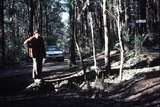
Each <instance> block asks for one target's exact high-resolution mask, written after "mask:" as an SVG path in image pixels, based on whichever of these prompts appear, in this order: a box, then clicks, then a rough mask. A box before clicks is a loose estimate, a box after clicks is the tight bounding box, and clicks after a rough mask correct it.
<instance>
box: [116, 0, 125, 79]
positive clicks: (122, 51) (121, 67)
mask: <svg viewBox="0 0 160 107" xmlns="http://www.w3.org/2000/svg"><path fill="white" fill-rule="evenodd" d="M120 4H121V0H118V6H117V16H118V17H117V20H116V22H117V30H118V39H119V45H120V53H121V55H120V62H121V63H120V70H119V77H120V80H122V70H123V61H124V55H123V54H124V49H123V43H122V37H121V28H122V25H121V22H120V9H121V5H120Z"/></svg>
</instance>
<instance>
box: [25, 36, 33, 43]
mask: <svg viewBox="0 0 160 107" xmlns="http://www.w3.org/2000/svg"><path fill="white" fill-rule="evenodd" d="M33 38H34V36H31V37H29V38H28V39H26V40H25V41H24V43H23V44H24V45H25V44H27V43H28V42H30V41H31V40H32V39H33Z"/></svg>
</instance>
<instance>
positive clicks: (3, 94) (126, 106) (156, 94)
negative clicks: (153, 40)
mask: <svg viewBox="0 0 160 107" xmlns="http://www.w3.org/2000/svg"><path fill="white" fill-rule="evenodd" d="M149 54H150V53H149ZM158 54H159V53H158ZM139 58H140V59H141V60H140V59H139ZM139 58H137V57H136V59H135V58H130V59H129V60H128V61H126V62H125V64H124V67H125V69H124V72H123V79H122V81H119V78H118V76H117V75H118V73H115V72H116V71H117V68H118V65H117V63H118V62H114V63H113V64H112V71H111V72H109V75H107V76H106V78H105V79H104V83H103V84H101V82H100V80H97V79H96V80H95V81H92V82H91V81H90V82H89V84H90V86H88V85H87V84H86V83H84V81H83V82H79V81H81V78H78V80H77V79H75V78H74V76H73V75H75V74H77V73H80V72H81V69H80V68H79V67H78V66H73V67H70V66H69V65H68V64H67V63H63V62H54V63H46V64H45V65H44V68H43V76H44V80H45V81H46V82H44V83H42V84H40V85H38V86H36V85H35V86H34V85H33V80H32V78H31V71H32V65H31V64H27V65H21V66H15V67H13V68H6V69H2V70H0V85H1V86H0V107H35V106H37V107H52V106H54V107H160V63H159V60H160V56H159V55H157V54H156V55H155V54H154V53H152V54H150V55H148V54H147V55H146V53H145V54H144V53H143V54H141V55H140V57H139ZM137 59H138V60H137ZM128 63H132V64H133V65H132V66H130V67H129V68H128V67H127V65H128ZM113 71H114V73H113ZM66 77H68V78H66ZM75 77H76V76H75ZM70 81H71V82H70ZM77 81H78V83H77V84H78V85H77V84H76V82H77ZM93 84H94V85H93ZM102 85H103V86H102ZM89 87H90V88H89ZM97 87H98V88H97Z"/></svg>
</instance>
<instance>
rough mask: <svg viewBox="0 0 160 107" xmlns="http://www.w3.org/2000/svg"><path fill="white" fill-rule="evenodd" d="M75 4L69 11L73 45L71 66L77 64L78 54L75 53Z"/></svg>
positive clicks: (71, 45)
mask: <svg viewBox="0 0 160 107" xmlns="http://www.w3.org/2000/svg"><path fill="white" fill-rule="evenodd" d="M74 7H75V4H74V3H73V4H72V3H70V10H69V14H70V27H71V32H70V35H71V42H70V43H71V44H70V61H71V64H76V58H75V57H76V56H75V55H76V52H75V38H74V37H75V36H74V32H75V26H74V25H75V8H74Z"/></svg>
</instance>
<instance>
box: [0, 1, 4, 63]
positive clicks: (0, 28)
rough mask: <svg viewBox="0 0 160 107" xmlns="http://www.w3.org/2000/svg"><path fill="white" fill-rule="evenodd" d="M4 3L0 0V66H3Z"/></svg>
mask: <svg viewBox="0 0 160 107" xmlns="http://www.w3.org/2000/svg"><path fill="white" fill-rule="evenodd" d="M3 9H4V1H3V0H0V64H2V66H3V65H5V38H4V11H3Z"/></svg>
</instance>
